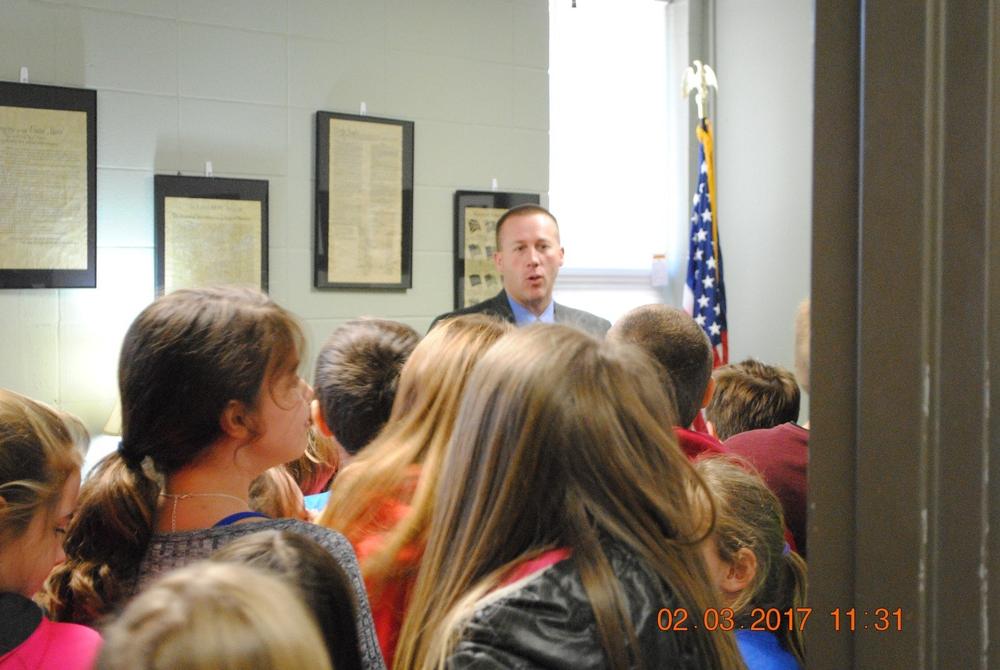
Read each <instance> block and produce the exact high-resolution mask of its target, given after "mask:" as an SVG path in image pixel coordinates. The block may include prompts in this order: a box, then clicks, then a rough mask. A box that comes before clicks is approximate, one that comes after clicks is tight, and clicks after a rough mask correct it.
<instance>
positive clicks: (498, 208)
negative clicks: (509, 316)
mask: <svg viewBox="0 0 1000 670" xmlns="http://www.w3.org/2000/svg"><path fill="white" fill-rule="evenodd" d="M539 202H540V200H539V197H538V194H537V193H500V192H497V191H455V238H454V239H455V275H454V276H455V309H461V308H463V307H468V306H469V305H475V304H476V303H477V302H482V301H483V300H486V299H487V298H492V297H493V296H495V295H496V294H497V293H498V292H499V291H500V289H501V288H502V287H503V284H502V280H501V278H500V273H499V272H497V269H496V266H495V265H494V264H493V253H494V252H495V251H496V231H497V219H499V218H500V217H501V216H503V213H504V212H506V211H507V210H508V209H510V208H511V207H513V206H515V205H524V204H528V203H532V204H535V205H537V204H539Z"/></svg>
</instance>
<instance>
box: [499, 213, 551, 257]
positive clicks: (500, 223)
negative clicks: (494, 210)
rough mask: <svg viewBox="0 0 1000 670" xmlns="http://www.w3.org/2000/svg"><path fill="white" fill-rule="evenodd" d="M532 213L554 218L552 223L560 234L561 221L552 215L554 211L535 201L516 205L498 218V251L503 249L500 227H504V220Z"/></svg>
mask: <svg viewBox="0 0 1000 670" xmlns="http://www.w3.org/2000/svg"><path fill="white" fill-rule="evenodd" d="M531 214H544V215H545V216H547V217H549V218H550V219H552V223H554V224H556V233H557V234H558V232H559V222H558V221H556V217H554V216H553V215H552V212H550V211H549V210H547V209H545V208H544V207H542V206H541V205H536V204H535V203H533V202H528V203H525V204H523V205H514V206H513V207H511V208H510V209H508V210H507V211H506V212H504V213H503V215H502V216H501V217H500V218H499V219H497V230H496V245H497V246H496V249H497V251H502V249H501V247H500V228H502V227H503V224H504V222H505V221H506V220H507V219H509V218H511V217H512V216H528V215H531Z"/></svg>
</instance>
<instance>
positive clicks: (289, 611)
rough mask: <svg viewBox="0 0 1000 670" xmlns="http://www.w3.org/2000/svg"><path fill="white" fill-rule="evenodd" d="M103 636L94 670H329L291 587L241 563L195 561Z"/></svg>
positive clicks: (308, 616)
mask: <svg viewBox="0 0 1000 670" xmlns="http://www.w3.org/2000/svg"><path fill="white" fill-rule="evenodd" d="M104 633H105V641H104V647H103V649H102V650H101V654H100V656H99V657H98V660H97V666H96V667H97V668H98V669H99V670H245V669H246V668H255V669H257V670H272V669H273V670H284V669H285V668H318V669H320V670H323V669H329V668H332V666H331V663H330V659H329V657H328V655H327V653H326V648H325V646H324V644H323V639H322V637H321V635H320V632H319V629H318V627H317V625H316V622H315V621H314V619H313V617H312V615H311V614H310V613H309V612H308V610H307V609H306V607H305V605H304V604H303V603H302V602H301V599H300V597H299V595H298V593H297V592H296V591H295V589H293V588H292V587H290V586H288V585H287V584H286V583H285V582H284V581H283V580H281V579H279V578H278V577H276V576H272V575H270V574H268V573H266V572H264V571H260V570H255V569H253V568H251V567H247V566H242V565H231V564H218V563H209V562H201V563H196V564H194V565H190V566H188V567H185V568H181V569H179V570H176V571H174V572H171V573H169V574H168V575H167V576H165V577H163V578H161V579H160V580H159V581H157V582H155V583H154V584H152V585H151V586H150V587H149V588H148V589H146V590H145V591H143V592H142V593H140V594H139V595H138V596H136V598H135V599H134V600H133V601H132V602H131V603H129V605H128V606H127V607H126V608H125V610H124V612H122V614H121V616H120V617H119V618H118V619H117V620H116V621H115V622H114V623H112V624H111V625H110V626H108V627H107V628H106V629H105V631H104Z"/></svg>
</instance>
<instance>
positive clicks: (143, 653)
mask: <svg viewBox="0 0 1000 670" xmlns="http://www.w3.org/2000/svg"><path fill="white" fill-rule="evenodd" d="M805 323H807V319H806V321H805ZM806 334H807V333H806ZM303 347H304V338H303V335H302V331H301V328H300V326H299V324H298V322H297V321H296V319H295V318H294V317H293V316H292V315H291V314H290V313H289V312H287V311H286V310H284V309H283V308H281V307H280V306H279V305H277V304H275V303H274V302H273V301H272V300H271V299H270V298H269V297H267V296H266V295H264V294H262V293H260V292H257V291H254V290H250V289H236V288H206V289H191V290H179V291H176V292H174V293H171V294H169V295H167V296H164V297H162V298H159V299H157V300H156V301H154V302H153V303H152V304H151V305H149V306H148V307H147V308H146V309H145V310H143V312H142V313H141V314H140V315H139V316H138V317H137V318H136V319H135V321H134V322H133V323H132V325H131V327H130V328H129V330H128V332H127V334H126V336H125V339H124V342H123V345H122V351H121V357H120V363H119V391H120V399H121V410H122V438H121V443H120V445H119V447H118V450H117V451H116V452H115V453H112V454H110V455H109V456H107V457H106V458H104V459H103V460H102V461H101V462H100V463H99V464H98V465H97V467H96V468H95V469H94V470H93V471H92V472H91V473H89V475H88V476H87V478H86V480H85V481H83V483H82V485H81V482H80V463H81V460H82V454H83V451H84V450H85V449H86V444H87V435H86V431H85V430H84V429H83V426H82V425H81V424H80V422H79V420H77V419H75V418H74V417H72V416H70V415H68V414H66V413H65V412H62V411H60V410H58V409H55V408H52V407H49V406H47V405H45V404H43V403H41V402H37V401H35V400H32V399H29V398H26V397H24V396H22V395H19V394H17V393H14V392H12V391H6V390H0V669H3V670H7V669H8V668H45V667H58V668H65V669H67V670H74V669H77V668H79V669H81V670H82V669H86V668H92V667H97V668H114V669H117V668H130V669H131V668H138V669H142V668H149V669H154V668H192V669H193V668H248V667H253V668H320V669H322V668H337V669H338V670H344V669H354V668H366V669H371V668H384V667H391V668H400V669H403V670H409V669H421V670H422V669H424V668H444V667H448V668H467V667H475V668H573V669H574V670H582V669H584V668H615V669H625V668H659V667H679V668H727V669H728V668H743V667H747V668H751V669H772V668H773V669H776V670H785V669H792V668H800V667H802V666H803V664H804V658H805V649H804V645H803V637H802V628H803V625H804V620H803V619H802V618H801V613H802V612H806V611H807V608H806V601H805V595H806V564H805V560H804V556H805V546H806V544H805V528H804V521H805V497H804V496H805V462H806V458H807V451H806V448H807V439H808V431H807V430H806V429H804V428H802V427H799V426H797V425H796V424H795V423H794V422H795V421H796V420H797V418H798V406H799V385H798V384H797V383H796V378H795V376H793V375H792V374H791V373H789V372H787V371H785V370H782V369H780V368H777V367H775V366H768V365H765V364H762V363H760V362H757V361H753V360H748V361H744V362H741V363H738V364H735V365H731V366H725V367H721V368H717V369H716V370H715V371H714V372H713V369H712V356H711V348H710V345H709V343H708V340H707V338H706V337H705V335H704V334H703V333H702V332H701V330H700V328H699V327H698V326H697V324H695V323H694V321H693V320H692V319H691V317H690V316H688V315H687V314H685V313H684V312H683V311H681V310H678V309H674V308H670V307H666V306H663V305H649V306H644V307H640V308H637V309H636V310H633V311H632V312H630V313H628V314H626V315H625V316H624V317H623V318H622V319H621V320H620V321H619V322H618V323H616V324H614V326H613V327H612V328H611V330H610V331H609V333H608V336H607V338H606V339H601V338H599V337H595V336H593V335H591V334H587V333H584V332H582V331H581V330H578V329H576V328H574V327H572V326H568V325H559V324H551V325H532V326H529V327H525V328H515V327H514V326H512V325H511V324H509V323H506V322H503V321H500V320H497V319H495V318H492V317H491V316H488V315H483V314H467V315H458V316H454V317H453V318H448V319H444V320H441V321H440V322H439V323H437V324H436V325H435V327H434V328H433V329H432V330H431V331H430V332H429V333H428V334H427V335H426V336H424V337H423V338H422V339H421V338H419V337H418V336H417V334H416V333H415V332H413V330H412V329H410V328H409V327H407V326H404V325H402V324H398V323H395V322H391V321H386V320H381V319H361V320H357V321H352V322H350V323H348V324H346V325H345V326H343V327H342V328H339V329H338V330H337V331H335V332H334V333H333V334H332V335H331V337H330V339H329V341H328V342H327V343H326V344H325V345H324V347H323V349H322V351H320V352H319V355H318V357H317V362H316V366H315V373H314V379H313V384H314V386H315V389H316V391H315V394H314V393H313V389H312V387H310V386H309V385H308V384H307V383H306V382H305V381H304V380H303V379H302V378H301V377H300V376H299V372H298V370H299V369H300V367H301V364H302V363H303V361H302V357H303V356H304V355H305V353H304V348H303ZM805 365H807V363H806V364H805ZM805 376H806V377H807V371H806V375H805ZM706 407H707V411H706V413H705V416H706V417H707V423H706V428H705V429H704V430H702V431H699V430H696V429H693V428H692V424H693V423H695V419H696V418H697V417H698V416H700V415H701V410H702V408H706ZM790 430H791V431H794V432H795V435H796V436H797V439H798V443H797V446H796V447H795V449H793V452H794V453H792V454H791V455H788V454H786V453H785V452H786V451H788V449H786V447H785V445H786V442H784V441H783V440H787V439H788V438H787V433H788V431H790ZM748 436H749V438H750V439H746V438H747V437H748ZM720 440H721V441H720ZM799 443H800V444H799ZM731 445H735V446H731ZM800 447H801V448H800ZM316 494H321V495H322V496H323V497H322V499H323V500H325V503H324V506H323V508H322V510H321V512H320V513H318V514H315V513H311V512H310V511H309V510H308V509H307V507H309V506H310V504H309V503H310V502H311V501H315V499H316ZM327 497H328V500H327V499H326V498H327ZM786 520H787V521H786ZM772 612H774V613H777V616H778V617H781V621H780V625H777V626H775V625H772V623H773V619H774V617H772V616H770V615H771V613H772ZM665 613H666V614H667V615H668V616H665ZM761 613H763V616H762V615H761ZM786 613H791V614H786ZM682 616H683V618H684V619H686V620H687V622H688V625H685V626H681V625H679V623H678V620H679V619H681V618H682ZM786 618H787V620H785V619H786Z"/></svg>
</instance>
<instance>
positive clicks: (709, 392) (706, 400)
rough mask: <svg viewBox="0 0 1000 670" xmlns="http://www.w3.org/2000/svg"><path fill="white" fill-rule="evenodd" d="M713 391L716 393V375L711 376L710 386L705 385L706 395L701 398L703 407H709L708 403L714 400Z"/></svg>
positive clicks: (709, 379)
mask: <svg viewBox="0 0 1000 670" xmlns="http://www.w3.org/2000/svg"><path fill="white" fill-rule="evenodd" d="M713 393H715V377H709V378H708V386H706V387H705V395H703V396H702V398H701V406H702V408H705V407H708V403H710V402H712V394H713Z"/></svg>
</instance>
